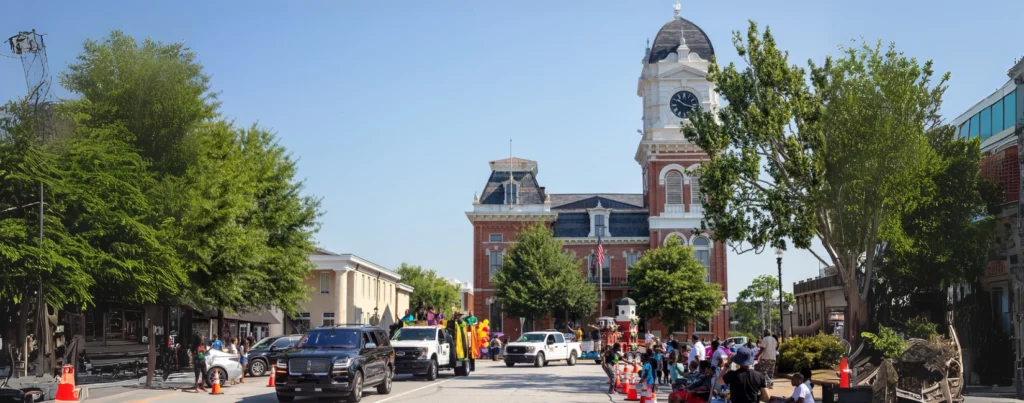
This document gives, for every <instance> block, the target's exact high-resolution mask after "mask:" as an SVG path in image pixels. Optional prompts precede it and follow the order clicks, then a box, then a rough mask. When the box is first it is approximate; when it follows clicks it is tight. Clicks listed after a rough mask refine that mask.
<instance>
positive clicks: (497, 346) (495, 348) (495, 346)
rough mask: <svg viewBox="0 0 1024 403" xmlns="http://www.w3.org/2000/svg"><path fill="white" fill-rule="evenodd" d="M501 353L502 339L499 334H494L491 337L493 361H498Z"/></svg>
mask: <svg viewBox="0 0 1024 403" xmlns="http://www.w3.org/2000/svg"><path fill="white" fill-rule="evenodd" d="M500 353H501V339H499V338H498V336H494V338H493V339H491V361H498V354H500Z"/></svg>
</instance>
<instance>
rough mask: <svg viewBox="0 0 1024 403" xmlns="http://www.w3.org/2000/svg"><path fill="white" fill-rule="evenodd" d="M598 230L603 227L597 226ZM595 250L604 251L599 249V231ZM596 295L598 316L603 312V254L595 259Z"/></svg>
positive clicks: (601, 229)
mask: <svg viewBox="0 0 1024 403" xmlns="http://www.w3.org/2000/svg"><path fill="white" fill-rule="evenodd" d="M598 230H600V231H602V232H603V231H604V228H598ZM597 250H598V252H599V253H601V254H602V255H603V254H604V251H602V250H601V233H600V232H598V233H597ZM597 262H598V263H597V266H598V267H597V297H598V304H599V305H598V311H597V317H598V318H600V317H601V314H603V313H604V256H601V257H599V258H598V259H597Z"/></svg>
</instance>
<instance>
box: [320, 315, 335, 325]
mask: <svg viewBox="0 0 1024 403" xmlns="http://www.w3.org/2000/svg"><path fill="white" fill-rule="evenodd" d="M320 326H323V327H332V326H334V312H324V321H323V324H321V325H320Z"/></svg>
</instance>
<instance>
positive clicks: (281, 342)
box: [270, 337, 297, 350]
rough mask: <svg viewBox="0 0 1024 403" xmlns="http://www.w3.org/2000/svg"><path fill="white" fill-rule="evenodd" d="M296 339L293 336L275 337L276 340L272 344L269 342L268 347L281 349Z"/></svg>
mask: <svg viewBox="0 0 1024 403" xmlns="http://www.w3.org/2000/svg"><path fill="white" fill-rule="evenodd" d="M296 341H297V340H296V339H293V338H289V337H282V338H280V339H277V341H275V342H274V344H271V345H270V347H271V348H273V349H277V350H283V349H286V348H288V347H291V346H292V345H294V344H295V342H296Z"/></svg>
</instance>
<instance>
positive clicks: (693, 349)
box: [601, 330, 814, 403]
mask: <svg viewBox="0 0 1024 403" xmlns="http://www.w3.org/2000/svg"><path fill="white" fill-rule="evenodd" d="M778 348H779V342H778V339H776V337H775V336H773V335H772V334H771V332H770V331H768V330H765V332H764V335H763V336H762V337H760V338H758V340H757V341H756V342H754V341H748V342H747V343H746V344H744V345H739V346H737V345H735V344H734V343H733V342H732V341H731V340H727V341H721V340H718V339H715V340H713V341H711V342H710V343H707V342H706V340H704V339H702V338H700V337H699V336H697V335H693V336H692V337H691V340H690V342H689V343H686V342H680V341H677V340H675V336H674V335H671V336H669V338H668V340H664V341H662V340H659V339H658V338H657V337H655V336H654V335H653V334H651V333H650V332H647V333H646V334H645V335H644V344H642V345H640V346H638V348H636V349H635V350H633V351H625V352H624V351H622V346H621V345H620V344H614V345H612V348H610V349H608V350H606V351H605V352H604V354H603V355H602V357H601V361H602V364H601V365H602V369H603V370H604V371H605V373H606V374H607V375H608V382H609V388H608V393H616V392H615V388H614V385H615V376H616V373H615V371H616V370H615V368H616V365H617V364H618V363H619V362H621V361H624V362H626V363H627V365H641V366H642V368H643V369H642V370H641V372H640V381H641V382H642V383H643V384H645V386H650V387H651V389H652V390H653V391H654V392H658V388H659V386H665V387H670V388H671V391H670V395H669V402H670V403H706V402H710V401H712V399H715V398H721V397H725V396H729V399H730V401H731V402H732V403H748V402H750V403H752V402H759V401H760V402H767V401H769V399H770V397H769V395H768V389H771V388H772V378H773V377H775V366H776V359H777V357H778ZM791 382H792V385H793V387H794V392H793V395H792V396H790V397H789V398H786V399H785V400H784V402H785V403H813V402H814V398H813V395H812V394H811V388H812V386H811V372H810V370H803V371H801V373H799V374H794V375H793V376H792V380H791ZM779 401H780V402H781V401H783V400H781V399H780V400H779Z"/></svg>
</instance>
